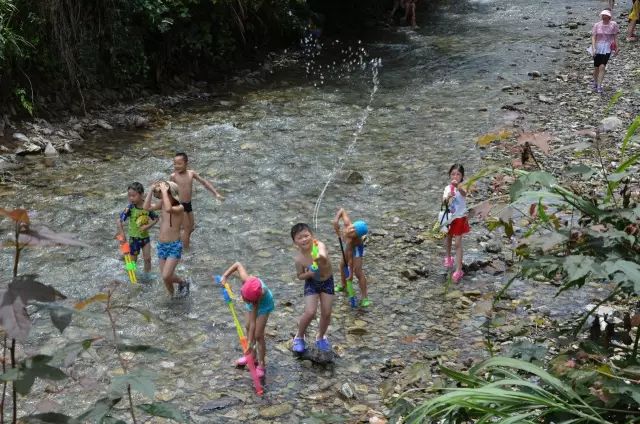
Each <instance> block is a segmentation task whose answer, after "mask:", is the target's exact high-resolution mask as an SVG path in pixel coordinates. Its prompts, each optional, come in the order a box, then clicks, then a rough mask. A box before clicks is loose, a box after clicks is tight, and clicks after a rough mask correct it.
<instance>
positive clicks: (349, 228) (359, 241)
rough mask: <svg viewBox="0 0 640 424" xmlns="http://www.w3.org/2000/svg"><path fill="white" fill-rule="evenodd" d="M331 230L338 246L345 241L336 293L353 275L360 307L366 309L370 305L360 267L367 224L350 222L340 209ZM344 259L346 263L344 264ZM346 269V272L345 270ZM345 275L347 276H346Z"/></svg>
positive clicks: (365, 281) (345, 213)
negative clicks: (357, 289) (356, 281)
mask: <svg viewBox="0 0 640 424" xmlns="http://www.w3.org/2000/svg"><path fill="white" fill-rule="evenodd" d="M340 220H342V224H343V229H342V231H341V230H340ZM333 229H334V230H335V231H336V234H337V235H338V238H339V239H340V245H341V246H342V240H345V241H346V251H344V252H343V253H344V259H343V261H342V263H341V264H340V280H341V283H342V284H341V285H340V286H338V287H337V288H336V291H337V292H340V291H342V290H344V287H345V284H346V280H347V277H349V276H351V275H355V276H356V278H357V279H358V285H359V286H360V296H361V297H362V301H361V302H360V306H361V307H363V308H367V307H369V306H370V305H371V301H370V300H369V292H368V288H367V277H365V275H364V270H363V269H362V265H363V262H364V240H363V237H364V236H365V235H366V234H367V232H368V231H369V229H368V228H367V223H366V222H364V221H355V222H353V223H352V222H351V219H350V218H349V215H347V212H346V211H345V210H344V209H342V208H340V209H339V210H338V212H337V213H336V216H335V218H333ZM345 259H346V261H347V263H346V264H345V263H344V260H345ZM345 268H346V270H345ZM347 273H348V274H349V275H347Z"/></svg>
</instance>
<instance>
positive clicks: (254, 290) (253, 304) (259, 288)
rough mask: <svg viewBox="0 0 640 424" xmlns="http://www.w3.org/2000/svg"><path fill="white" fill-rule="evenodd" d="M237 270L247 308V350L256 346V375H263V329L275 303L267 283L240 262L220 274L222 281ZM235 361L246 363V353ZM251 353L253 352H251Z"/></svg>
mask: <svg viewBox="0 0 640 424" xmlns="http://www.w3.org/2000/svg"><path fill="white" fill-rule="evenodd" d="M235 272H237V273H238V277H240V280H242V288H241V289H240V294H241V295H242V300H244V302H245V306H246V308H247V313H246V314H245V315H246V319H247V324H246V328H247V341H248V344H249V351H253V350H254V349H255V348H257V356H256V355H254V356H253V357H254V358H257V361H258V363H257V365H258V366H257V367H256V371H257V374H258V377H260V378H262V377H264V374H265V370H266V362H265V357H266V355H267V342H266V341H265V338H264V330H265V328H266V326H267V320H268V319H269V314H270V313H271V312H273V310H274V309H275V303H274V301H273V294H272V293H271V290H269V288H268V287H267V285H266V284H265V283H264V282H263V281H262V280H261V279H259V278H258V277H256V276H254V275H249V274H248V273H247V270H246V269H245V268H244V266H242V264H241V263H240V262H236V263H234V264H233V265H231V266H230V267H229V269H227V270H226V271H225V272H224V274H222V281H223V282H224V281H226V280H227V278H229V277H230V276H231V275H233V273H235ZM248 353H249V352H244V355H243V356H242V357H241V358H240V359H238V360H237V361H236V365H237V366H239V367H243V366H245V365H247V354H248ZM251 353H253V352H251Z"/></svg>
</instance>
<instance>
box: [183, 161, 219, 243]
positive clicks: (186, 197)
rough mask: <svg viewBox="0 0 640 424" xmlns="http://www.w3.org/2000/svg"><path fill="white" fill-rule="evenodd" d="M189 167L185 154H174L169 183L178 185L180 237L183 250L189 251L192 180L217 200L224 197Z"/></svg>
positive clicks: (192, 223)
mask: <svg viewBox="0 0 640 424" xmlns="http://www.w3.org/2000/svg"><path fill="white" fill-rule="evenodd" d="M188 165H189V158H188V157H187V154H186V153H176V156H175V157H174V158H173V169H174V171H175V172H173V173H172V174H171V181H173V182H175V183H176V184H177V185H178V190H179V191H180V199H181V204H182V206H183V207H184V211H185V216H184V223H183V227H184V229H183V232H182V236H181V240H182V245H183V247H184V249H185V250H188V249H189V243H190V239H191V233H192V232H193V230H194V228H195V219H194V217H193V208H192V205H191V194H192V192H193V180H196V181H198V182H199V183H200V184H202V185H203V186H204V187H205V188H206V189H207V190H209V191H210V192H211V193H212V194H213V195H214V196H216V197H217V198H218V199H224V197H223V196H222V195H221V194H220V193H218V190H216V189H215V187H213V185H212V184H211V183H210V182H209V181H207V180H205V179H204V178H202V177H201V176H200V175H199V174H198V173H197V172H196V171H194V170H192V169H187V167H188Z"/></svg>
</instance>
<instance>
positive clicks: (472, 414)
mask: <svg viewBox="0 0 640 424" xmlns="http://www.w3.org/2000/svg"><path fill="white" fill-rule="evenodd" d="M442 371H443V372H444V373H445V374H446V375H447V376H449V377H450V378H453V379H454V380H456V381H458V382H459V383H460V384H461V385H463V387H461V388H453V389H447V390H446V393H445V394H443V395H441V396H438V397H436V398H433V399H430V400H427V401H425V402H423V403H422V404H420V405H418V406H417V407H416V408H415V409H413V410H412V411H411V412H410V413H409V414H408V416H406V418H405V420H404V422H405V423H423V422H436V421H437V422H442V423H462V422H492V423H493V422H495V423H503V424H504V423H538V422H566V423H569V422H571V423H576V424H578V423H601V424H609V423H614V422H626V421H617V420H616V419H615V418H611V417H617V419H623V418H624V417H630V416H632V415H633V414H634V412H633V410H629V411H628V412H625V411H624V410H621V411H615V410H613V409H612V408H607V407H603V406H592V405H593V404H594V400H593V399H590V398H588V396H585V395H582V394H579V393H577V392H576V391H575V390H574V389H573V388H572V387H571V386H570V385H569V384H567V383H565V382H563V381H562V380H561V379H559V378H557V377H555V376H554V375H552V374H551V373H549V372H547V371H545V370H544V369H542V368H540V367H538V366H536V365H533V364H530V363H528V362H525V361H521V360H518V359H513V358H505V357H494V358H491V359H488V360H486V361H484V362H482V363H480V364H478V365H477V366H474V367H473V368H471V369H470V370H469V372H468V373H459V372H456V371H453V370H450V369H448V368H446V367H442ZM464 386H466V387H464ZM618 391H619V392H623V394H624V395H625V396H626V393H631V396H633V395H634V394H635V389H634V388H633V387H631V386H629V387H622V388H621V389H619V390H618ZM591 397H593V396H591ZM629 400H630V398H629V397H626V399H625V400H624V402H626V403H627V404H628V402H629ZM624 402H620V403H624ZM632 403H633V401H632ZM440 420H442V421H440Z"/></svg>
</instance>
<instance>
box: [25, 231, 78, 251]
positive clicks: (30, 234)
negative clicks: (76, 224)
mask: <svg viewBox="0 0 640 424" xmlns="http://www.w3.org/2000/svg"><path fill="white" fill-rule="evenodd" d="M73 237H74V235H73V234H69V233H55V232H53V231H51V230H50V229H48V228H47V227H26V228H24V229H23V230H22V231H20V236H19V238H18V242H19V243H20V244H21V245H25V246H55V245H60V244H62V245H66V246H79V247H89V245H88V244H86V243H83V242H81V241H78V240H76V239H74V238H73Z"/></svg>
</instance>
